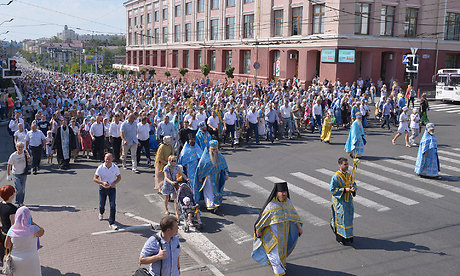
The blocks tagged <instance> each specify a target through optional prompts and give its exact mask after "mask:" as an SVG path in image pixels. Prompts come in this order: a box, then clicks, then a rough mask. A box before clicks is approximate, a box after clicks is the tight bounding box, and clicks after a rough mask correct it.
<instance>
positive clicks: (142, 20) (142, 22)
mask: <svg viewBox="0 0 460 276" xmlns="http://www.w3.org/2000/svg"><path fill="white" fill-rule="evenodd" d="M140 21H141V22H140V24H141V25H144V16H143V15H141V17H140Z"/></svg>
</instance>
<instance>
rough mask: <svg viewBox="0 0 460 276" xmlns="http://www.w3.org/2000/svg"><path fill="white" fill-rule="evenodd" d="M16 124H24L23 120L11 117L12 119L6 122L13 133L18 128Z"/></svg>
mask: <svg viewBox="0 0 460 276" xmlns="http://www.w3.org/2000/svg"><path fill="white" fill-rule="evenodd" d="M18 124H22V125H24V120H23V119H21V118H19V119H13V120H11V121H10V123H9V124H8V127H9V128H10V130H11V131H12V132H13V133H14V132H15V131H16V130H18V129H19V127H18Z"/></svg>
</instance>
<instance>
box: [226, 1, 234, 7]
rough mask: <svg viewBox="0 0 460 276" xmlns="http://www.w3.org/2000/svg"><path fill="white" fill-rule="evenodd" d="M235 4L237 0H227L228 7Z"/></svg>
mask: <svg viewBox="0 0 460 276" xmlns="http://www.w3.org/2000/svg"><path fill="white" fill-rule="evenodd" d="M234 6H235V0H227V7H234Z"/></svg>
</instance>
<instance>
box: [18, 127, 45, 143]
mask: <svg viewBox="0 0 460 276" xmlns="http://www.w3.org/2000/svg"><path fill="white" fill-rule="evenodd" d="M40 132H41V131H40ZM14 137H16V143H18V142H23V143H24V144H25V143H26V137H27V130H25V129H23V131H22V132H19V130H16V132H15V133H14Z"/></svg>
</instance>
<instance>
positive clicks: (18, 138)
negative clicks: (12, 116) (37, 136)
mask: <svg viewBox="0 0 460 276" xmlns="http://www.w3.org/2000/svg"><path fill="white" fill-rule="evenodd" d="M26 138H27V130H26V129H25V128H24V125H23V124H21V123H19V124H18V130H16V131H15V132H14V144H17V143H18V142H23V143H25V142H26Z"/></svg>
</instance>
